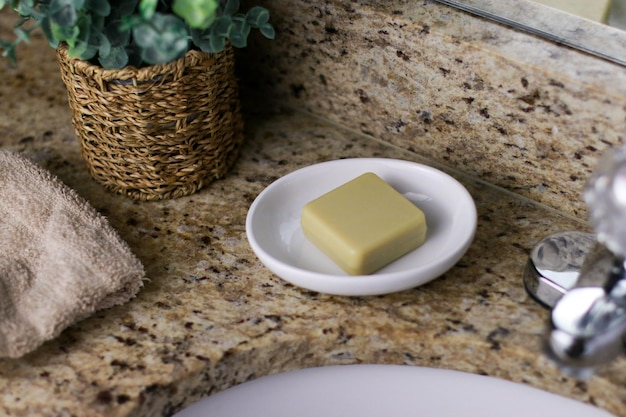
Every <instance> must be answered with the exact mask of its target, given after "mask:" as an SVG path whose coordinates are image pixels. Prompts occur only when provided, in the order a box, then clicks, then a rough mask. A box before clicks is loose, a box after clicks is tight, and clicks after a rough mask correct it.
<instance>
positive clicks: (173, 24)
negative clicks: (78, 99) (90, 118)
mask: <svg viewBox="0 0 626 417" xmlns="http://www.w3.org/2000/svg"><path fill="white" fill-rule="evenodd" d="M5 6H8V7H11V8H12V9H13V10H14V11H15V12H17V13H18V14H19V16H20V18H19V20H18V21H17V23H16V25H15V27H14V33H15V38H14V39H13V40H11V41H4V40H0V49H1V50H2V55H3V56H6V57H9V58H10V59H11V60H12V61H13V62H15V61H16V54H15V51H16V47H17V45H18V44H20V43H22V42H26V43H27V42H29V41H30V37H31V33H32V31H33V30H35V29H38V28H40V29H41V30H42V31H43V33H44V35H45V37H46V38H47V39H48V42H49V43H50V45H51V46H52V47H53V48H56V47H57V46H58V45H59V44H60V43H61V42H64V43H66V44H67V45H68V49H69V54H70V56H72V57H74V58H80V59H83V60H88V61H92V62H97V63H99V64H100V65H101V66H102V67H104V68H122V67H124V66H126V65H133V66H136V67H141V66H145V65H152V64H161V63H166V62H170V61H172V60H175V59H177V58H179V57H181V56H182V55H184V54H185V53H186V52H187V51H188V50H189V49H191V48H197V49H199V50H202V51H204V52H208V53H216V52H220V51H222V50H223V49H224V47H225V46H226V42H230V43H231V44H232V45H233V46H234V47H236V48H243V47H246V46H247V40H248V36H249V34H250V31H251V29H258V30H259V31H260V33H261V34H263V35H264V36H265V37H266V38H268V39H274V36H275V32H274V27H273V26H272V24H271V23H270V22H269V18H270V15H269V12H268V10H267V9H265V8H263V7H261V6H254V7H252V8H251V9H250V10H248V11H247V12H246V13H243V12H240V11H239V1H238V0H0V10H1V9H3V8H4V7H5Z"/></svg>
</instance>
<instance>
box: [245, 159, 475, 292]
mask: <svg viewBox="0 0 626 417" xmlns="http://www.w3.org/2000/svg"><path fill="white" fill-rule="evenodd" d="M365 172H373V173H375V174H377V175H378V176H379V177H381V178H382V179H383V180H385V181H386V182H387V183H388V184H389V185H391V186H392V187H393V188H395V189H396V190H397V191H398V192H400V193H401V194H403V195H404V196H405V197H406V198H408V199H409V200H410V201H412V202H413V203H414V204H415V205H417V206H418V207H419V208H420V209H421V210H422V211H423V212H424V214H425V216H426V223H427V226H428V232H427V235H426V241H425V243H424V244H423V245H422V246H421V247H419V248H418V249H416V250H414V251H412V252H410V253H408V254H406V255H404V256H403V257H401V258H399V259H398V260H396V261H394V262H392V263H390V264H389V265H387V266H385V267H384V268H382V269H380V270H379V271H377V272H375V273H373V274H371V275H358V276H355V275H352V276H351V275H348V274H346V273H345V272H343V271H342V270H341V269H340V268H339V267H338V266H337V265H336V264H335V263H334V262H333V261H332V260H330V258H328V257H327V256H326V255H324V254H323V253H322V252H321V251H320V250H319V249H317V247H315V246H314V245H313V244H312V243H311V242H309V241H308V240H307V239H306V238H305V236H304V234H303V232H302V228H301V226H300V212H301V210H302V207H303V206H304V205H305V204H306V203H308V202H309V201H311V200H313V199H315V198H317V197H319V196H321V195H322V194H325V193H326V192H328V191H331V190H332V189H334V188H336V187H338V186H339V185H341V184H344V183H346V182H348V181H349V180H351V179H353V178H355V177H357V176H359V175H361V174H363V173H365ZM475 230H476V207H475V205H474V201H473V200H472V197H471V196H470V194H469V192H468V191H467V190H466V189H465V188H464V187H463V186H462V185H461V184H460V183H459V182H458V181H456V180H455V179H454V178H452V177H451V176H449V175H447V174H445V173H443V172H441V171H439V170H437V169H435V168H432V167H429V166H426V165H422V164H418V163H414V162H409V161H400V160H395V159H383V158H358V159H342V160H337V161H330V162H324V163H320V164H316V165H312V166H309V167H306V168H302V169H299V170H297V171H294V172H292V173H290V174H288V175H286V176H284V177H282V178H280V179H278V180H277V181H275V182H273V183H272V184H270V185H269V186H268V187H267V188H266V189H265V190H263V191H262V192H261V193H260V194H259V195H258V197H257V198H256V199H255V201H254V202H253V203H252V205H251V206H250V209H249V211H248V215H247V219H246V233H247V236H248V241H249V242H250V246H251V247H252V250H253V251H254V252H255V254H256V255H257V256H258V258H259V259H260V260H261V262H262V263H263V264H264V265H265V266H266V267H267V268H269V270H271V271H272V272H274V273H275V274H276V275H278V276H279V277H281V278H282V279H284V280H285V281H288V282H290V283H292V284H294V285H297V286H300V287H303V288H306V289H309V290H313V291H318V292H321V293H326V294H335V295H348V296H363V295H376V294H385V293H391V292H396V291H403V290H406V289H409V288H413V287H416V286H418V285H421V284H424V283H426V282H428V281H431V280H432V279H434V278H436V277H438V276H440V275H441V274H443V273H444V272H445V271H446V270H448V269H449V268H450V267H452V266H453V265H454V264H455V263H456V262H457V261H458V260H459V258H461V256H463V254H464V253H465V251H466V250H467V248H468V246H469V245H470V243H471V241H472V238H473V236H474V232H475Z"/></svg>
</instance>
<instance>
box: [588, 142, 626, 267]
mask: <svg viewBox="0 0 626 417" xmlns="http://www.w3.org/2000/svg"><path fill="white" fill-rule="evenodd" d="M584 199H585V202H586V203H587V207H588V208H589V212H590V220H591V223H592V224H593V226H594V228H595V232H596V235H597V236H596V237H597V240H598V242H600V243H602V244H603V245H605V246H606V247H607V248H608V249H609V250H610V251H611V252H612V253H613V254H614V255H616V256H618V257H621V258H626V147H621V148H616V149H611V150H609V151H608V152H606V153H605V154H604V155H603V156H602V157H601V158H600V160H599V162H598V165H597V167H596V170H595V172H594V173H593V174H592V176H591V178H590V179H589V182H588V183H587V186H586V187H585V192H584Z"/></svg>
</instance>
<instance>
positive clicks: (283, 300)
mask: <svg viewBox="0 0 626 417" xmlns="http://www.w3.org/2000/svg"><path fill="white" fill-rule="evenodd" d="M0 27H1V26H0ZM330 28H332V26H331V27H330ZM330 32H332V30H330ZM329 36H330V35H329ZM455 42H456V41H455ZM455 42H453V43H455ZM457 44H458V43H457ZM394 54H395V52H394ZM22 58H23V59H22V61H21V66H20V67H19V68H18V69H11V68H10V67H9V66H8V65H7V64H6V63H4V62H2V63H0V74H2V77H3V83H1V84H0V146H2V147H3V148H9V149H14V150H18V151H22V152H24V153H25V154H27V155H28V156H30V157H32V158H33V159H34V160H35V161H37V162H38V163H40V164H41V165H42V166H43V167H45V168H46V169H48V170H50V171H51V172H52V173H54V174H55V175H57V176H59V177H60V178H61V179H62V180H63V181H64V182H65V183H66V184H68V185H69V186H70V187H72V188H75V189H76V190H77V191H78V192H79V193H80V194H81V195H82V196H84V197H85V198H86V199H87V200H88V201H90V202H91V203H92V204H93V205H94V206H95V207H96V208H97V209H98V210H99V211H101V212H102V213H103V214H105V215H106V216H107V217H108V218H109V221H110V223H111V224H112V226H113V227H115V228H116V229H117V230H118V231H119V233H120V235H121V236H122V237H123V238H124V239H125V240H126V241H127V242H128V243H129V245H130V247H131V248H132V249H133V251H134V252H135V253H136V254H137V256H138V257H139V258H140V259H141V260H142V262H143V263H144V264H145V266H146V271H147V275H148V277H149V278H150V279H151V281H150V282H149V283H148V284H147V285H146V288H145V289H144V290H143V291H142V292H141V293H140V294H139V296H138V298H137V299H135V300H133V301H132V302H130V303H128V304H126V305H124V306H121V307H117V308H113V309H110V310H106V311H103V312H100V313H98V314H96V315H94V316H93V317H91V318H89V319H87V320H85V321H83V322H80V323H78V324H77V325H75V326H73V327H71V328H70V329H68V330H66V331H65V332H64V333H63V334H62V336H61V337H59V338H58V339H56V340H54V341H52V342H49V343H47V344H45V345H44V346H43V347H41V348H40V349H38V350H37V351H35V352H33V353H32V354H30V355H27V356H26V357H24V358H22V359H18V360H0V415H8V416H39V415H41V416H81V417H82V416H158V415H163V416H166V415H171V414H172V413H173V412H175V411H177V410H178V409H180V408H181V407H184V406H186V405H188V404H190V403H192V402H194V401H195V400H197V399H199V398H201V397H203V396H205V395H207V394H211V393H215V392H217V391H219V390H222V389H224V388H227V387H229V386H232V385H234V384H237V383H239V382H243V381H246V380H249V379H252V378H256V377H260V376H263V375H267V374H271V373H276V372H280V371H285V370H289V369H295V368H302V367H309V366H316V365H330V364H353V363H393V364H407V365H418V366H432V367H441V368H448V369H457V370H462V371H468V372H473V373H481V374H488V375H492V376H496V377H500V378H505V379H508V380H512V381H518V382H523V383H526V384H530V385H532V386H535V387H539V388H542V389H546V390H548V391H550V392H555V393H559V394H562V395H566V396H568V397H571V398H576V399H579V400H582V401H586V402H590V403H593V404H596V405H598V406H600V407H603V408H606V409H607V410H610V411H611V412H613V413H615V414H616V415H618V416H620V417H625V416H626V412H625V411H624V410H626V360H624V359H621V360H619V361H616V362H614V363H612V364H611V365H610V366H608V367H607V368H605V369H603V370H602V371H601V372H600V373H599V374H598V375H597V376H595V377H594V378H592V379H591V380H589V381H587V382H584V383H583V382H576V381H574V380H571V379H567V378H565V377H563V376H562V375H561V374H560V373H559V372H558V371H557V370H556V369H555V368H554V367H553V366H552V364H551V363H550V362H548V361H547V359H546V358H545V357H544V356H543V355H542V354H541V352H540V350H541V349H540V347H541V340H542V335H543V332H544V329H545V320H546V318H547V312H546V311H545V310H543V309H542V308H541V307H539V306H538V305H536V304H535V303H534V302H533V301H532V300H531V299H530V298H529V297H528V296H527V294H526V293H525V291H524V289H523V287H522V284H521V271H522V269H523V266H524V263H525V261H526V258H527V256H528V252H529V251H530V249H531V247H532V246H533V245H534V244H535V243H536V242H537V241H538V240H539V239H540V238H541V237H543V236H544V235H546V234H549V233H551V232H554V231H557V230H561V229H570V228H581V227H584V226H582V225H581V224H580V223H579V222H578V221H577V220H575V219H572V217H571V216H566V215H562V214H559V213H557V212H556V211H554V210H550V209H544V208H542V207H540V206H538V205H536V204H534V203H532V202H530V201H529V200H526V199H522V198H520V197H517V196H515V195H514V194H511V193H509V192H506V191H502V190H500V189H498V188H494V187H492V186H489V185H486V184H485V183H484V182H481V181H476V180H472V179H470V178H468V177H465V176H463V175H461V174H459V173H458V172H456V171H454V172H452V174H453V175H454V176H456V177H457V178H458V179H459V180H461V181H462V182H463V183H464V184H465V185H466V186H467V188H468V189H469V190H470V192H471V194H472V195H473V197H474V199H475V201H476V204H477V208H478V213H479V222H478V229H477V235H476V238H475V241H474V243H473V244H472V246H471V247H470V249H469V251H468V252H467V254H466V255H465V256H464V257H463V258H462V260H461V261H460V262H459V263H458V265H456V266H455V267H454V268H453V269H451V270H450V271H449V272H448V273H446V274H445V275H444V276H442V277H440V278H439V279H437V280H435V281H433V282H431V283H429V284H427V285H425V286H423V287H420V288H416V289H414V290H410V291H406V292H402V293H398V294H391V295H386V296H380V297H357V298H344V297H333V296H327V295H322V294H317V293H313V292H310V291H304V290H301V289H298V288H296V287H293V286H291V285H288V284H285V283H284V282H283V281H281V280H280V279H279V278H277V277H276V276H274V275H272V274H271V273H270V272H268V270H267V269H265V268H264V267H263V266H262V265H261V264H260V263H259V261H258V260H257V259H256V257H255V256H254V254H253V253H252V251H251V249H250V247H249V245H248V243H247V241H246V238H245V229H244V221H245V215H246V212H247V208H248V206H249V205H250V203H251V202H252V200H253V199H254V198H255V196H256V195H257V194H258V193H259V192H260V191H261V190H262V189H263V188H264V187H265V186H267V185H268V184H270V183H271V182H272V181H273V180H275V179H277V178H279V177H280V176H282V175H285V174H287V173H289V172H291V171H292V170H294V169H297V168H300V167H303V166H306V165H309V164H313V163H316V162H321V161H326V160H331V159H337V158H347V157H371V156H378V157H389V158H401V159H408V160H414V161H420V162H424V161H427V162H428V163H432V164H435V165H436V164H437V162H438V159H430V158H432V155H430V154H429V152H426V151H427V150H428V149H427V148H424V149H423V150H424V152H423V155H424V156H425V157H426V158H428V159H423V157H422V152H421V150H422V149H421V148H420V149H417V150H418V151H420V152H419V153H416V152H411V151H408V150H406V149H402V146H392V145H390V144H389V143H386V142H384V141H377V140H373V139H371V138H369V137H367V136H366V135H363V134H361V133H355V132H352V131H349V130H345V129H342V128H339V127H336V126H334V125H332V124H329V123H328V122H326V121H323V120H320V119H316V118H313V117H311V116H308V115H306V114H304V113H300V112H287V111H285V112H268V113H264V114H263V113H256V114H253V113H252V112H248V113H247V131H248V140H247V144H246V146H245V147H244V150H243V153H242V156H241V158H240V160H239V161H238V162H237V164H236V166H235V168H234V169H233V171H232V172H231V174H229V175H228V176H227V177H226V178H224V179H223V180H220V181H217V182H214V183H213V184H211V186H210V187H208V188H207V189H205V190H204V191H202V192H200V193H198V194H196V195H193V196H190V197H186V198H181V199H178V200H173V201H165V202H154V203H138V202H134V201H131V200H128V199H126V198H124V197H121V196H116V195H112V194H110V193H107V192H106V191H104V190H103V189H102V188H101V187H100V186H98V185H97V184H95V183H94V182H93V181H92V180H91V179H90V178H89V176H88V174H87V170H86V168H85V166H84V165H83V163H82V161H81V159H80V156H79V152H78V144H77V142H76V140H75V138H74V137H73V131H72V128H71V126H70V116H69V110H68V109H67V107H66V104H65V92H64V90H63V86H62V84H61V81H60V78H59V76H58V74H57V71H56V64H55V63H54V54H53V51H51V50H49V48H47V46H46V45H45V44H44V43H43V42H41V40H38V41H36V42H34V44H33V45H31V48H30V49H29V50H24V51H23V53H22ZM441 59H445V58H444V56H443V55H442V57H441ZM465 59H466V60H467V61H472V58H471V56H470V57H467V58H465ZM402 61H403V62H404V60H402ZM464 62H465V61H464ZM444 68H445V67H444ZM331 75H332V74H330V73H329V74H327V77H330V76H331ZM370 75H374V74H370ZM392 75H393V74H390V77H391V76H392ZM393 79H394V78H393V77H391V78H390V80H392V81H393ZM346 82H347V81H346ZM529 82H530V81H529ZM476 83H478V81H477V80H475V81H474V84H472V85H473V90H476V86H477V85H478V84H476ZM337 85H339V84H337ZM435 85H436V84H435ZM308 88H311V87H308ZM308 88H307V89H306V91H305V90H301V93H302V94H304V93H305V92H306V94H312V91H310V90H309V89H308ZM346 88H347V87H346ZM555 88H558V87H555ZM295 90H296V91H297V90H299V88H295ZM479 91H482V90H479ZM338 94H339V93H338ZM364 98H365V102H367V99H366V97H365V96H364ZM313 99H314V97H313ZM442 99H443V98H442ZM476 100H478V99H475V101H476ZM485 100H486V99H485ZM358 102H362V101H361V99H358ZM358 109H359V108H358V107H354V108H353V111H354V112H356V111H357V110H358ZM434 109H435V107H433V110H431V113H430V114H431V116H432V120H431V123H432V124H433V125H434V126H439V120H441V116H440V114H441V113H435V112H434ZM444 109H445V106H444V107H442V108H441V109H440V111H443V110H444ZM490 109H491V107H490ZM492 111H495V110H489V114H490V115H491V114H492V113H491V112H492ZM338 114H343V115H344V116H347V115H346V114H345V113H342V112H341V111H339V110H338ZM354 114H355V116H356V115H358V114H357V113H354ZM370 116H371V115H369V114H367V113H365V114H364V116H363V117H362V120H363V122H364V123H366V122H367V123H369V122H370V121H372V122H374V120H373V119H372V118H370ZM342 117H343V116H342ZM424 117H426V116H424ZM490 117H491V116H490ZM426 119H428V118H426ZM377 123H378V121H377ZM444 124H445V123H444ZM434 126H433V128H432V129H434V130H436V129H435V127H434ZM441 126H443V125H441ZM434 130H433V131H434ZM442 135H443V133H442ZM441 137H444V136H441ZM394 138H395V136H394ZM394 141H395V139H394ZM398 144H399V143H395V145H398ZM450 146H456V145H455V144H454V140H451V141H450ZM476 146H478V144H477V143H476ZM485 146H487V145H485ZM415 149H416V148H415ZM433 149H434V148H433ZM485 149H486V148H485ZM459 152H461V150H459ZM463 152H464V153H465V154H466V155H467V156H468V157H471V153H470V151H469V150H467V151H463ZM547 152H548V153H550V152H556V151H554V150H549V147H548V150H547ZM586 155H587V154H585V155H584V156H582V160H583V161H587V162H590V161H591V159H592V158H591V157H588V156H586ZM501 158H503V159H504V157H501ZM468 164H469V161H468ZM468 166H469V165H468ZM460 167H461V168H464V167H465V165H462V164H461V165H460ZM511 175H518V174H517V173H516V172H514V171H511ZM485 177H486V178H488V179H489V178H490V177H489V176H488V175H486V176H485ZM517 178H521V177H519V176H518V177H517ZM520 181H521V179H520ZM568 213H569V212H568Z"/></svg>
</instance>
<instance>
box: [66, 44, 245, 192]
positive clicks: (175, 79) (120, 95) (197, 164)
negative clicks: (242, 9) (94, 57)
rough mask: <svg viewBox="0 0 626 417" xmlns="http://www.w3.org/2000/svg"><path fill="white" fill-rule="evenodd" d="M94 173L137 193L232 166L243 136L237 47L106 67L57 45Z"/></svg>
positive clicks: (206, 177)
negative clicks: (163, 61)
mask: <svg viewBox="0 0 626 417" xmlns="http://www.w3.org/2000/svg"><path fill="white" fill-rule="evenodd" d="M57 55H58V58H59V65H60V67H61V75H62V78H63V82H64V83H65V86H66V87H67V91H68V97H69V104H70V107H71V109H72V123H73V125H74V129H75V131H76V136H77V137H78V139H79V141H80V144H81V152H82V156H83V158H84V159H85V161H86V162H87V164H88V166H89V170H90V172H91V175H92V176H93V177H94V179H95V180H96V181H98V182H99V183H101V184H102V185H103V186H104V187H105V188H107V189H109V190H111V191H114V192H117V193H121V194H125V195H127V196H129V197H131V198H133V199H136V200H157V199H168V198H175V197H180V196H184V195H189V194H192V193H194V192H196V191H197V190H199V189H201V188H202V187H203V186H205V185H207V184H208V183H210V182H211V181H212V180H214V179H216V178H220V177H222V176H223V175H224V174H226V173H227V172H228V170H229V169H230V167H231V166H232V164H233V163H234V161H235V159H236V158H237V156H238V153H239V148H240V147H241V144H242V142H243V123H242V118H241V113H240V104H239V95H238V87H237V80H236V78H235V75H234V53H233V49H232V47H230V48H227V49H226V50H224V51H223V52H221V53H219V54H205V53H201V52H198V51H190V52H188V53H187V54H186V55H185V56H184V57H182V58H180V59H179V60H177V61H174V62H171V63H168V64H164V65H153V66H150V67H145V68H140V69H137V68H134V67H127V68H122V69H120V70H106V69H103V68H101V67H99V66H97V65H93V64H90V63H89V62H86V61H82V60H78V59H73V58H70V57H69V56H68V53H67V46H65V45H61V46H60V47H59V48H58V49H57Z"/></svg>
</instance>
